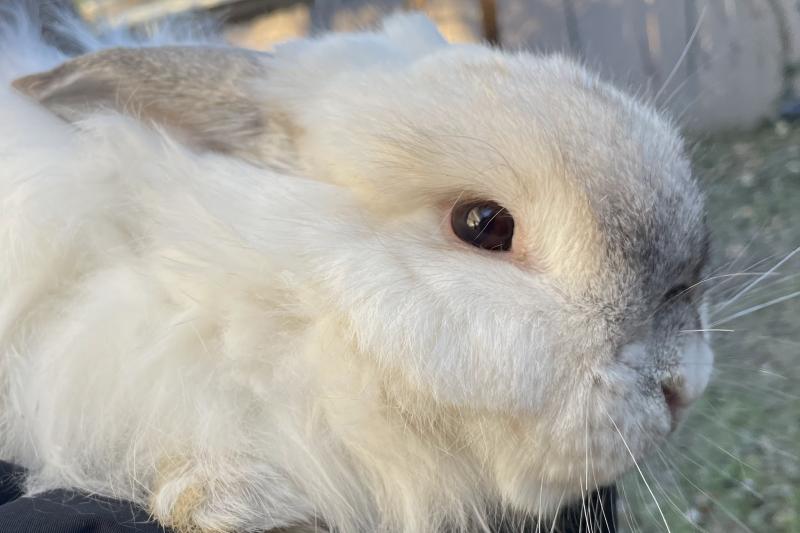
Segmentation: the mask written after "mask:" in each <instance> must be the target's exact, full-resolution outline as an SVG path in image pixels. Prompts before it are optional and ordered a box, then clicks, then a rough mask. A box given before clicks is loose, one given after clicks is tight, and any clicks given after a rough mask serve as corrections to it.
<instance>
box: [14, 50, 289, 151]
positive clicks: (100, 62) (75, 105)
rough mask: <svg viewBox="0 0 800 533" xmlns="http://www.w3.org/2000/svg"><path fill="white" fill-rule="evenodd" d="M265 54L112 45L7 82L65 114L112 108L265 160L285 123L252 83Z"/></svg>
mask: <svg viewBox="0 0 800 533" xmlns="http://www.w3.org/2000/svg"><path fill="white" fill-rule="evenodd" d="M269 58H270V56H269V55H268V54H265V53H259V52H252V51H248V50H242V49H237V48H225V47H211V46H208V47H195V46H167V47H154V48H115V49H109V50H104V51H101V52H95V53H91V54H87V55H84V56H80V57H77V58H74V59H71V60H69V61H67V62H66V63H64V64H62V65H61V66H59V67H56V68H54V69H53V70H50V71H47V72H42V73H38V74H32V75H30V76H25V77H23V78H19V79H17V80H16V81H14V82H13V86H14V87H15V88H16V89H17V90H19V91H20V92H22V93H23V94H25V95H27V96H29V97H31V98H33V99H34V100H37V101H38V102H40V103H41V104H42V105H43V106H45V107H46V108H48V109H49V110H50V111H52V112H53V113H55V114H56V115H58V116H59V117H61V118H63V119H64V120H66V121H68V122H75V121H78V120H80V119H82V118H85V117H86V116H87V115H89V114H90V113H93V112H96V111H98V110H103V109H105V110H113V111H118V112H121V113H125V114H128V115H131V116H133V117H135V118H138V119H140V120H142V121H145V122H148V123H151V124H157V125H160V126H164V127H166V128H167V129H169V130H171V131H173V132H175V133H177V134H178V136H179V137H180V138H181V139H182V140H183V141H184V142H186V143H187V144H189V145H191V146H193V147H194V148H198V149H202V150H213V151H218V152H223V153H229V154H235V155H238V156H241V157H243V158H245V159H248V160H251V161H255V162H259V163H264V162H265V161H264V159H265V158H268V157H269V155H270V153H275V152H277V151H278V150H277V149H278V148H280V147H276V146H275V144H276V143H277V144H280V143H281V142H288V139H287V138H286V137H287V136H288V132H289V131H290V128H288V127H285V124H280V123H279V121H278V120H277V119H271V118H270V117H271V115H272V113H270V110H269V109H267V107H268V106H267V105H266V103H265V102H261V101H259V99H258V97H257V94H256V90H255V85H256V82H257V81H258V80H263V79H265V77H266V75H267V70H268V66H269V65H268V62H269Z"/></svg>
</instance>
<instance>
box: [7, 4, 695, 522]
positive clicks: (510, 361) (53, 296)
mask: <svg viewBox="0 0 800 533" xmlns="http://www.w3.org/2000/svg"><path fill="white" fill-rule="evenodd" d="M7 18H9V19H10V20H12V22H11V23H9V24H6V25H5V26H3V28H2V31H3V35H2V44H0V81H1V82H2V87H0V206H2V209H0V254H2V255H0V295H1V296H0V457H2V458H4V459H7V460H12V461H15V462H17V463H20V464H22V465H24V466H26V467H27V468H29V470H30V476H29V477H28V479H27V490H28V491H29V492H31V493H34V492H37V491H43V490H47V489H51V488H57V487H73V488H77V489H82V490H86V491H90V492H94V493H99V494H104V495H110V496H115V497H121V498H128V499H131V500H134V501H136V502H138V503H141V504H142V505H145V506H147V507H148V508H149V509H150V510H151V512H152V513H153V514H154V515H155V516H156V517H158V518H159V519H161V520H163V521H164V522H166V523H168V524H171V525H173V526H175V527H178V528H183V529H192V528H200V529H208V530H224V531H229V530H230V531H233V530H236V531H245V530H248V531H249V530H257V529H269V528H279V527H290V526H298V525H309V524H311V525H313V524H320V527H331V528H334V529H336V530H339V531H408V532H425V531H436V530H440V529H442V528H452V529H464V530H467V529H481V528H483V527H484V524H485V523H486V522H485V521H486V520H487V519H488V517H490V515H491V514H492V513H494V512H496V511H497V510H498V509H512V510H514V511H516V512H519V513H522V514H525V513H531V514H533V513H538V514H543V515H547V514H550V513H552V512H553V511H554V510H555V509H556V507H557V506H558V505H559V504H561V503H563V502H567V501H570V500H571V499H574V498H576V497H578V496H580V494H581V493H582V492H584V491H586V490H589V489H592V488H594V487H595V486H597V484H599V483H608V482H610V481H612V480H613V479H615V478H616V477H617V476H619V475H620V474H621V473H623V472H624V471H626V470H627V469H628V468H629V467H630V466H631V465H632V461H633V458H636V459H637V460H638V459H639V458H641V457H642V456H643V455H644V454H646V453H647V451H648V450H651V449H652V448H653V447H654V446H656V445H657V444H658V443H659V442H660V441H661V440H662V439H663V438H664V437H665V436H666V435H667V434H668V433H669V431H670V427H671V424H672V423H673V422H674V420H673V419H672V417H671V415H670V412H669V409H668V408H667V407H668V406H667V403H666V402H665V398H664V394H663V393H662V387H663V384H664V383H665V382H669V383H670V384H671V386H675V387H678V389H679V390H680V391H681V395H682V396H681V397H682V398H683V399H684V400H685V401H686V403H688V401H691V400H692V399H694V398H695V397H696V396H697V395H698V394H699V393H700V392H701V391H702V389H703V388H704V387H705V384H706V381H707V379H708V375H709V373H710V369H711V352H710V351H709V349H708V348H707V342H706V340H707V339H704V337H703V335H702V334H700V333H685V334H680V333H681V330H684V329H691V330H701V329H702V328H703V323H704V321H703V319H702V317H701V316H700V315H701V314H700V313H699V311H698V310H699V309H700V308H701V307H702V306H701V305H700V302H701V300H702V298H701V296H700V295H698V294H697V293H696V292H692V291H687V292H688V293H689V294H686V295H684V294H679V295H678V297H677V298H674V299H670V300H668V301H663V295H664V293H666V292H667V291H669V289H670V288H672V287H674V286H675V285H678V286H681V285H685V286H690V285H692V284H693V283H694V282H696V281H697V278H698V276H699V274H700V272H701V271H702V263H703V256H704V253H705V248H706V233H705V227H704V225H703V200H702V197H701V195H700V193H699V192H698V191H697V188H696V186H695V184H694V183H693V181H692V178H691V176H690V172H689V169H688V165H687V163H686V160H685V158H684V157H683V155H682V147H681V143H680V140H679V139H678V137H677V135H676V134H675V132H674V131H673V128H672V127H671V126H670V125H669V124H668V123H667V122H666V121H664V120H662V119H661V118H660V117H659V116H657V115H656V114H655V113H654V112H653V111H652V110H650V108H649V107H647V106H646V105H644V104H640V103H638V102H636V101H634V100H633V99H632V98H630V97H628V96H626V95H624V94H622V93H620V92H618V91H616V90H615V89H613V88H611V87H609V86H607V85H605V84H604V83H602V82H600V81H598V80H597V79H596V78H595V77H594V76H592V75H590V74H588V73H587V72H586V71H584V69H583V68H582V67H580V66H578V65H576V64H574V63H572V62H570V61H568V60H566V59H563V58H560V57H540V56H533V55H527V54H510V53H505V52H500V51H493V50H490V49H487V48H485V47H482V46H450V45H447V44H446V43H444V42H443V41H442V40H441V38H440V37H439V36H438V34H437V33H436V31H435V29H433V27H432V25H431V24H430V23H428V22H427V21H426V20H425V19H424V18H423V17H420V16H398V17H394V18H391V19H389V20H388V21H387V22H386V24H385V26H384V29H383V30H382V31H380V32H376V33H364V34H356V35H344V36H328V37H324V38H321V39H316V40H308V41H299V42H295V43H290V44H287V45H285V46H283V47H280V48H278V49H277V50H276V52H275V54H274V55H273V56H271V57H266V56H265V57H263V58H261V59H259V61H261V60H263V61H264V62H265V64H266V71H265V72H266V74H265V76H264V77H263V79H254V80H250V82H251V83H250V84H249V85H248V87H249V89H248V90H249V91H250V92H251V95H252V98H253V101H254V102H256V103H257V104H258V105H259V106H263V112H264V117H265V122H267V123H269V124H273V125H275V124H277V126H270V127H273V130H271V131H270V132H269V135H265V136H264V137H263V138H261V137H259V139H260V142H263V143H268V142H278V141H277V140H280V142H282V143H284V144H283V146H285V147H286V148H285V150H286V151H287V153H290V155H291V157H288V156H286V154H284V156H285V157H284V159H287V160H289V159H290V160H291V164H285V161H284V162H282V163H281V164H280V165H278V164H273V163H275V162H274V161H272V160H270V156H269V155H264V154H268V153H269V152H268V151H266V152H257V153H255V155H253V154H254V153H252V152H251V153H249V155H248V156H247V157H244V156H242V157H240V156H239V154H236V153H228V152H226V151H225V150H222V151H215V150H203V149H197V147H192V146H187V145H186V144H185V143H183V142H182V138H181V137H180V136H179V135H177V134H175V132H174V131H172V130H171V129H170V128H169V127H163V128H162V127H160V126H159V125H155V126H154V125H153V124H152V123H150V122H148V123H144V121H140V120H137V115H136V114H135V113H125V112H123V113H115V112H113V111H111V110H106V111H102V112H96V113H95V112H93V113H88V114H87V115H85V116H82V117H81V118H80V119H79V120H74V121H72V122H74V123H73V124H69V123H68V122H65V121H62V120H61V119H59V118H57V117H56V116H55V115H54V114H52V113H51V112H50V111H48V109H46V107H47V102H45V101H44V100H42V101H43V103H44V105H40V103H38V102H37V101H36V99H35V98H33V99H32V98H28V97H26V96H23V95H22V94H19V93H18V92H16V91H14V90H13V89H11V87H10V83H11V81H12V80H14V79H17V78H19V77H20V76H23V75H27V74H31V73H33V72H40V71H43V70H46V69H49V68H52V67H54V66H56V65H58V64H59V63H61V62H62V61H64V60H65V59H67V58H65V57H63V56H62V55H61V54H60V53H59V52H57V51H56V50H54V49H53V48H50V47H48V46H47V45H46V44H44V43H43V42H42V40H41V39H40V37H39V30H38V28H37V26H36V24H34V23H32V22H30V20H29V19H26V17H25V15H24V14H23V13H20V12H18V13H16V14H15V15H14V16H12V17H7ZM26 21H27V22H26ZM72 33H73V35H72V37H74V39H75V40H76V41H78V42H82V43H84V45H85V46H87V47H88V48H90V49H94V50H97V49H100V48H103V47H110V46H116V45H120V44H122V45H126V46H139V44H141V43H135V42H133V41H130V40H128V41H126V40H125V39H124V37H121V38H119V39H118V40H116V41H115V40H113V39H112V40H109V41H102V40H98V39H95V38H94V37H92V36H90V35H89V34H88V33H86V34H81V33H80V30H78V29H73V30H72ZM150 44H152V43H150ZM209 79H213V72H211V73H210V74H209ZM141 83H142V85H143V86H146V85H147V83H148V80H144V79H143V80H141ZM176 92H177V91H176ZM176 101H177V100H176ZM209 109H211V106H209ZM259 109H260V108H259ZM123 111H124V110H123ZM177 111H178V112H180V110H177ZM139 118H140V117H139ZM276 139H277V140H276ZM270 140H271V141H270ZM245 159H247V161H245ZM462 197H476V198H488V199H492V200H495V201H497V202H499V203H500V204H501V205H504V206H506V207H507V208H508V209H509V211H510V212H511V213H512V214H513V215H514V217H515V220H516V228H517V229H516V232H517V233H516V234H515V237H514V239H515V241H514V247H513V248H512V251H511V252H509V253H500V254H497V253H490V252H484V251H482V250H479V249H477V248H473V247H470V246H468V245H465V244H464V243H461V242H460V241H458V240H457V239H456V238H455V237H454V236H453V235H452V233H451V231H450V229H449V222H448V210H449V208H450V206H451V205H452V204H453V203H455V202H457V201H458V200H459V198H462ZM673 300H674V301H673ZM623 439H624V442H623ZM323 525H325V526H323Z"/></svg>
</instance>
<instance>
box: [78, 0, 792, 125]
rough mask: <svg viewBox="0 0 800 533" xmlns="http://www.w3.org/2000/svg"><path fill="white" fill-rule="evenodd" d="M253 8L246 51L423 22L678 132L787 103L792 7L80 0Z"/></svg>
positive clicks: (494, 0) (493, 0)
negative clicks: (544, 55)
mask: <svg viewBox="0 0 800 533" xmlns="http://www.w3.org/2000/svg"><path fill="white" fill-rule="evenodd" d="M80 1H82V2H84V3H86V2H89V3H92V2H93V3H94V4H95V5H98V4H102V3H103V2H106V3H109V2H120V1H122V2H125V1H127V2H132V3H137V4H142V5H139V6H138V11H137V12H138V13H139V14H141V13H143V12H146V9H149V10H150V11H151V12H152V11H153V9H154V6H155V5H156V4H160V5H162V6H163V5H168V4H170V3H172V4H173V5H182V6H183V7H186V5H188V4H192V3H196V4H198V5H205V6H206V7H213V6H211V4H215V5H218V4H227V5H228V7H229V8H230V9H237V8H236V6H242V5H247V6H248V9H252V8H253V7H254V6H261V7H262V8H264V9H266V10H267V11H268V12H267V13H265V14H262V15H260V16H258V17H256V18H255V19H251V20H248V21H247V22H244V23H242V22H240V23H237V24H234V25H232V26H231V28H230V32H229V36H230V38H231V40H233V41H235V42H237V43H239V44H242V45H245V46H252V47H256V48H268V47H269V46H271V45H272V44H274V43H275V42H278V41H281V40H285V39H288V38H293V37H297V36H302V35H308V34H313V33H318V32H321V31H328V30H337V31H343V30H354V29H360V28H365V27H370V26H374V25H376V24H378V23H379V21H380V19H381V17H383V16H384V15H386V14H388V13H391V12H394V11H398V10H407V9H420V10H423V11H425V12H427V13H428V14H429V15H430V16H431V17H432V18H433V19H434V21H436V23H437V24H438V25H439V27H440V28H441V30H442V32H443V33H444V34H445V36H446V37H448V38H449V39H450V40H452V41H456V42H468V41H477V40H488V41H490V42H494V43H497V44H499V45H501V46H504V47H507V48H512V49H517V48H525V49H531V50H537V51H545V52H553V51H559V52H566V53H569V54H571V55H574V56H576V57H580V58H582V59H583V60H584V61H585V62H586V63H588V64H589V65H591V66H593V67H594V68H596V69H597V70H599V71H601V73H602V74H603V75H604V76H605V77H607V78H609V79H611V80H613V81H615V82H616V83H618V84H622V85H624V86H626V87H628V88H630V89H631V90H633V91H636V92H640V93H644V94H646V95H648V96H649V97H652V98H655V99H656V101H657V103H658V104H659V105H661V106H663V107H665V108H667V109H668V110H669V111H670V112H671V113H672V114H673V115H674V116H675V117H677V118H678V119H679V120H680V121H681V123H683V124H684V125H685V126H686V127H688V128H690V129H696V130H704V131H710V130H720V129H729V128H749V127H752V126H755V125H757V124H758V123H760V122H761V121H763V120H765V119H767V118H770V117H774V116H775V112H776V109H777V107H778V105H779V103H780V102H781V101H782V100H783V99H784V98H787V97H791V96H793V95H794V94H795V92H796V89H797V88H798V87H796V83H795V76H796V72H797V71H798V68H797V65H798V64H800V6H798V4H800V2H798V1H797V0H705V1H704V0H305V1H295V2H292V1H287V0H279V1H278V2H277V4H276V0H245V1H242V0H138V2H137V1H136V0H80Z"/></svg>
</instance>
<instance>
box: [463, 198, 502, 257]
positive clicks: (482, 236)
mask: <svg viewBox="0 0 800 533" xmlns="http://www.w3.org/2000/svg"><path fill="white" fill-rule="evenodd" d="M450 223H451V225H452V227H453V233H455V234H456V236H457V237H458V238H459V239H461V240H462V241H464V242H466V243H469V244H471V245H473V246H477V247H478V248H483V249H484V250H492V251H507V250H510V249H511V237H513V235H514V218H513V217H512V216H511V213H509V212H508V210H507V209H506V208H505V207H502V206H500V205H497V204H496V203H495V202H490V201H479V202H467V203H463V204H459V205H456V206H455V207H454V208H453V212H452V215H451V219H450Z"/></svg>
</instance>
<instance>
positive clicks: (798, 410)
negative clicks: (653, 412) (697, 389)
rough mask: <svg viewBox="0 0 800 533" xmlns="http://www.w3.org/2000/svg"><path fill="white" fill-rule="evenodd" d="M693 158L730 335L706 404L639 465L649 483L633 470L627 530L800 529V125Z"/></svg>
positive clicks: (718, 142) (733, 140) (721, 322)
mask: <svg viewBox="0 0 800 533" xmlns="http://www.w3.org/2000/svg"><path fill="white" fill-rule="evenodd" d="M693 153H694V160H695V168H696V172H697V174H698V176H699V178H700V179H701V182H702V183H703V185H704V187H705V189H706V190H707V192H708V196H709V222H710V225H711V227H712V230H713V233H714V262H715V269H714V274H715V275H720V276H725V277H719V278H716V279H714V280H711V281H709V286H710V287H713V288H711V297H712V300H713V302H714V305H713V309H714V311H713V313H712V323H713V324H712V327H713V328H715V329H721V330H727V331H719V332H715V333H714V347H715V352H716V358H717V359H716V370H715V377H714V380H713V382H712V384H711V385H710V387H709V389H708V392H707V394H706V396H705V398H704V399H703V400H701V401H700V402H699V404H698V405H697V406H696V407H695V408H694V410H693V412H692V414H691V416H690V418H689V419H688V420H687V422H686V423H685V424H684V426H683V427H682V428H681V429H680V430H679V432H678V433H677V434H676V435H675V437H674V438H673V439H671V441H670V443H668V444H667V445H666V446H665V447H664V448H663V449H662V451H661V453H660V454H657V455H656V456H655V457H653V458H651V460H649V461H648V463H647V464H645V465H643V467H642V470H643V473H644V478H645V479H646V481H647V483H644V482H643V480H642V477H641V476H640V475H639V474H638V473H637V472H633V474H632V475H630V476H628V479H627V480H626V481H625V483H624V484H623V485H622V490H621V492H622V500H623V502H622V506H621V509H620V521H621V525H622V528H623V530H626V531H642V532H647V533H650V532H656V531H671V532H672V533H680V532H690V531H691V532H694V531H707V532H709V533H717V532H724V533H733V532H739V531H745V532H747V531H752V532H755V533H761V532H766V531H769V532H773V533H796V532H800V387H798V383H799V382H800V251H798V252H797V253H796V254H795V255H793V256H791V257H790V255H791V254H792V252H793V251H794V250H796V249H797V248H798V246H800V124H794V125H793V124H789V123H785V122H779V123H777V124H771V125H769V126H766V127H764V128H762V129H761V130H759V131H757V132H755V133H749V134H736V135H727V136H724V137H717V138H713V139H705V140H701V141H697V142H696V143H694V149H693ZM784 259H785V262H783V263H782V264H779V263H781V261H782V260H784ZM773 267H777V268H775V270H774V271H772V272H769V271H770V269H772V268H773ZM765 273H767V274H766V275H764V276H762V274H765ZM756 280H758V282H757V283H755V284H754V285H752V287H751V288H749V289H748V290H746V289H747V287H748V285H749V284H751V283H752V282H754V281H756ZM740 293H741V294H740ZM737 294H740V295H739V296H736V295H737ZM648 486H649V489H648ZM651 491H652V495H651ZM656 502H657V503H656ZM662 514H663V516H662Z"/></svg>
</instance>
